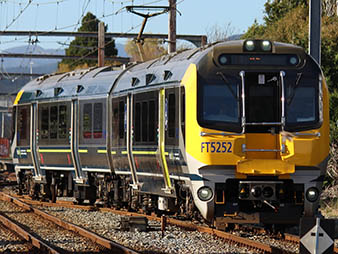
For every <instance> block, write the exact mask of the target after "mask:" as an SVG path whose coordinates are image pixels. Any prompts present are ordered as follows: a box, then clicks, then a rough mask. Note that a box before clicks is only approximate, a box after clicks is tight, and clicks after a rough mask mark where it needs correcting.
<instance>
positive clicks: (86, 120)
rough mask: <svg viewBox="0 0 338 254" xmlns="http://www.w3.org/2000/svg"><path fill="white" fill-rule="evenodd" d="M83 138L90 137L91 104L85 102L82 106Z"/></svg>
mask: <svg viewBox="0 0 338 254" xmlns="http://www.w3.org/2000/svg"><path fill="white" fill-rule="evenodd" d="M82 127H83V138H85V139H89V138H92V104H91V103H86V104H84V106H83V126H82Z"/></svg>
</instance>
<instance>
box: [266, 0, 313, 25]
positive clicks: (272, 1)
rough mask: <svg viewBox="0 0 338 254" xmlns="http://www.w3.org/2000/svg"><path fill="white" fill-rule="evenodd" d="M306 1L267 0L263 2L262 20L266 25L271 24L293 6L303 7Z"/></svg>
mask: <svg viewBox="0 0 338 254" xmlns="http://www.w3.org/2000/svg"><path fill="white" fill-rule="evenodd" d="M307 2H308V0H268V1H267V2H266V3H265V4H264V7H265V14H266V16H265V17H264V21H265V23H266V24H267V25H270V24H273V23H275V22H276V21H278V20H280V19H281V18H283V17H284V16H285V14H287V13H288V12H289V11H291V10H292V9H294V8H295V7H298V6H303V7H305V6H306V5H307Z"/></svg>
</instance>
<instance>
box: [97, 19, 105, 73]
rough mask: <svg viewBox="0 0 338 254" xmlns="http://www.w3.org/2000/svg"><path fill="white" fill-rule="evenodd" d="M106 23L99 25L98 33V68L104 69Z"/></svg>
mask: <svg viewBox="0 0 338 254" xmlns="http://www.w3.org/2000/svg"><path fill="white" fill-rule="evenodd" d="M104 32H105V31H104V22H100V23H99V31H98V33H99V34H98V52H97V54H98V55H97V57H98V59H97V60H98V66H99V67H103V66H104V46H105V41H104Z"/></svg>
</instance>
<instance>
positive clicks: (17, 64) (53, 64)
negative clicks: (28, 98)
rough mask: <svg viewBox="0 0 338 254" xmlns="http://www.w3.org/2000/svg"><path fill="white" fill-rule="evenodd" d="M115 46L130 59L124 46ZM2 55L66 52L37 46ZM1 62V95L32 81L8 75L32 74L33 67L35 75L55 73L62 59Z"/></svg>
mask: <svg viewBox="0 0 338 254" xmlns="http://www.w3.org/2000/svg"><path fill="white" fill-rule="evenodd" d="M115 45H116V48H117V50H118V56H121V57H128V55H127V53H126V52H125V50H124V45H123V44H120V43H116V44H115ZM0 53H19V54H30V53H31V54H54V55H64V54H65V51H64V50H63V49H44V48H42V47H40V46H37V45H29V46H22V47H14V48H9V49H6V50H2V51H0ZM1 61H2V62H1V65H0V94H15V93H17V92H18V91H19V90H20V89H21V87H22V86H23V85H24V84H26V83H27V82H28V81H29V80H30V78H29V77H23V76H20V75H18V76H15V77H14V76H13V77H9V76H8V75H7V73H30V68H31V67H32V72H33V73H39V74H47V73H53V72H56V71H57V67H58V63H59V62H60V61H61V59H38V58H34V59H29V58H2V60H1ZM31 63H32V64H31Z"/></svg>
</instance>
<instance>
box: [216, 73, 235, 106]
mask: <svg viewBox="0 0 338 254" xmlns="http://www.w3.org/2000/svg"><path fill="white" fill-rule="evenodd" d="M216 75H220V76H221V78H222V80H223V81H224V83H225V84H226V86H227V87H228V89H229V90H230V92H231V94H232V96H233V97H234V98H235V99H236V100H238V97H237V95H236V93H235V92H234V90H233V89H232V87H231V86H230V82H229V80H228V79H227V78H226V77H225V75H224V74H223V73H222V72H216Z"/></svg>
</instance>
